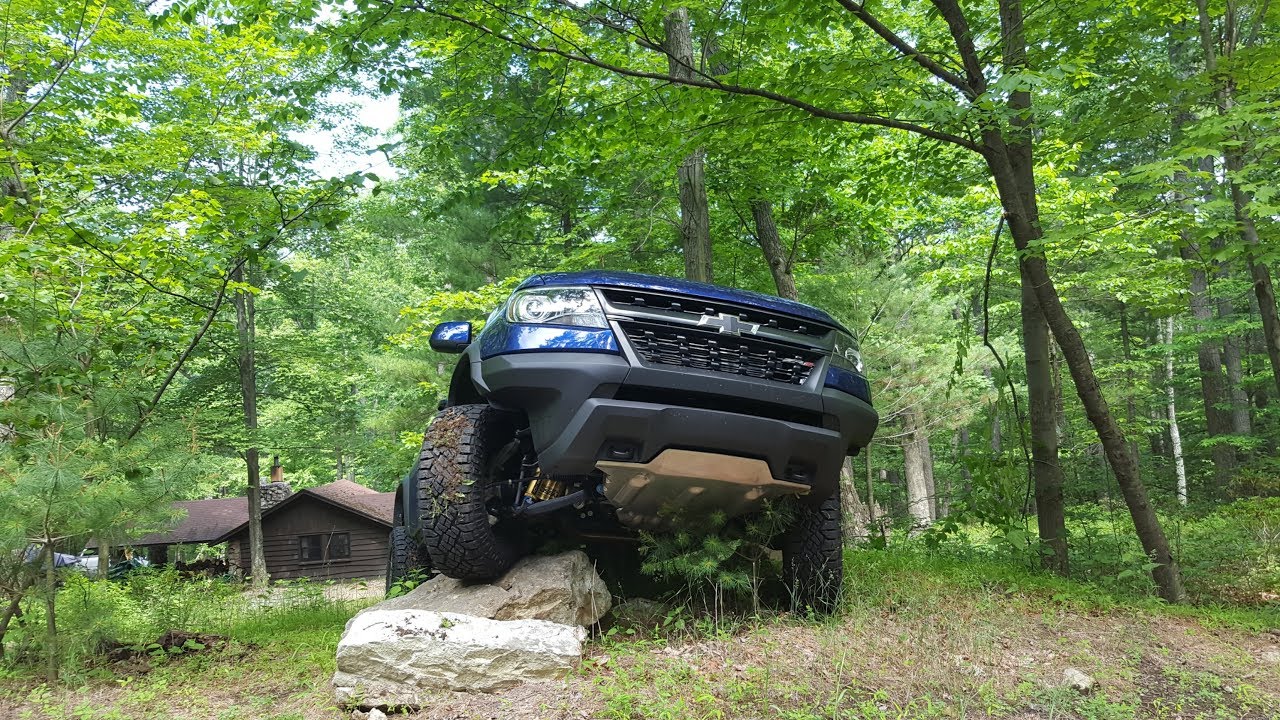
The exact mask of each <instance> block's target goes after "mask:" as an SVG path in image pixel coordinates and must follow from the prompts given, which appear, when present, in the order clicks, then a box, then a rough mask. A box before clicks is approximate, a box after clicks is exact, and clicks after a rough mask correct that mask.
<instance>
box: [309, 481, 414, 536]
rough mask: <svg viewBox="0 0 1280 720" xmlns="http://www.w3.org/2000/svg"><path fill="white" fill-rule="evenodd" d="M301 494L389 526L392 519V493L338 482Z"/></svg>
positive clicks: (394, 503)
mask: <svg viewBox="0 0 1280 720" xmlns="http://www.w3.org/2000/svg"><path fill="white" fill-rule="evenodd" d="M301 492H304V493H311V494H313V495H317V496H319V497H320V498H322V499H324V500H328V501H329V502H331V503H333V504H334V505H342V506H344V507H348V508H351V509H352V510H355V511H357V512H360V513H362V514H364V515H368V516H369V517H370V518H372V519H374V520H379V521H381V522H384V523H386V524H387V525H390V524H391V523H392V521H393V518H394V514H395V507H396V494H395V493H393V492H385V493H383V492H378V491H377V490H374V489H373V488H368V487H365V486H364V485H361V484H359V483H354V482H351V481H350V480H339V481H337V482H331V483H329V484H328V485H319V486H316V487H313V488H307V489H306V490H302V491H301Z"/></svg>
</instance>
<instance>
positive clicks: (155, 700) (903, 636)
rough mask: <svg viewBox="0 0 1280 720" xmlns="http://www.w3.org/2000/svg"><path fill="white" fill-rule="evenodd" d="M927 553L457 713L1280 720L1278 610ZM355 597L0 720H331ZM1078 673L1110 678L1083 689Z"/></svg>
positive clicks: (15, 692) (79, 682)
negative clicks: (794, 603)
mask: <svg viewBox="0 0 1280 720" xmlns="http://www.w3.org/2000/svg"><path fill="white" fill-rule="evenodd" d="M988 570H990V569H989V568H983V567H981V566H974V565H972V564H958V563H955V562H954V561H936V562H935V561H928V560H925V561H922V560H921V558H920V557H919V556H913V557H906V556H895V555H894V554H893V553H884V552H880V553H859V554H856V555H854V556H851V558H850V568H849V590H850V599H849V601H848V603H847V605H846V607H845V608H844V610H843V611H842V612H841V613H840V614H839V615H838V616H836V617H833V618H828V619H823V620H815V619H806V618H798V617H790V616H781V617H770V618H766V619H761V618H751V619H738V620H733V621H723V622H719V623H717V622H714V621H713V620H712V619H709V618H703V619H694V618H691V617H689V616H685V615H675V614H672V615H669V616H668V617H666V618H665V619H659V620H658V623H657V624H658V627H648V628H640V629H634V628H633V629H630V630H628V629H623V628H621V627H619V628H617V629H614V630H612V631H610V632H607V633H605V634H603V636H600V637H598V638H597V639H596V640H594V641H593V642H592V644H591V646H590V651H589V654H588V657H587V658H586V660H585V661H584V662H583V664H582V667H581V668H580V670H579V671H578V672H577V673H576V674H574V675H573V676H572V677H570V678H569V679H567V680H565V681H563V682H558V683H533V684H528V685H525V686H523V687H520V688H516V689H513V690H509V691H506V692H502V693H497V694H492V695H467V694H462V693H450V694H442V695H441V696H440V698H439V700H438V701H437V702H435V703H433V704H431V706H430V707H427V708H424V709H422V710H421V711H420V712H419V713H418V714H417V715H416V716H413V717H417V718H420V719H422V720H425V719H427V718H431V719H441V720H443V719H446V718H447V719H450V720H453V719H462V718H522V719H523V718H528V719H532V718H615V719H619V720H620V719H624V718H626V719H630V718H637V719H638V718H786V719H789V720H800V719H806V720H807V719H810V718H813V719H815V720H816V719H818V718H860V719H868V720H870V719H876V720H879V719H881V718H1016V719H1019V720H1021V719H1030V718H1055V719H1056V718H1087V719H1090V720H1092V719H1095V718H1096V719H1098V720H1112V719H1116V720H1119V719H1121V718H1160V719H1164V718H1168V719H1170V720H1173V719H1175V718H1185V719H1188V720H1189V719H1190V718H1224V719H1225V718H1232V719H1235V718H1259V719H1267V718H1278V717H1280V630H1277V627H1280V623H1277V622H1276V618H1277V615H1276V612H1275V610H1274V608H1273V609H1271V610H1267V609H1260V610H1243V611H1242V610H1217V611H1213V610H1204V609H1199V610H1196V609H1191V610H1188V609H1173V608H1166V607H1163V606H1161V605H1158V604H1156V603H1151V602H1141V601H1132V602H1130V601H1126V602H1124V603H1119V602H1116V601H1114V600H1111V599H1109V598H1106V597H1105V596H1104V595H1102V594H1100V593H1098V592H1097V591H1096V590H1095V589H1093V588H1091V587H1089V586H1086V585H1080V584H1076V583H1070V582H1066V581H1061V580H1056V579H1052V578H1045V577H1043V576H1040V575H1037V574H1031V573H1026V572H1021V571H1017V570H1010V569H1008V568H1000V569H996V570H992V571H990V572H988ZM360 606H361V603H359V602H356V603H352V602H345V603H336V604H329V605H325V606H324V609H323V610H320V611H317V610H315V609H312V610H305V609H303V608H294V609H290V610H289V611H288V612H287V614H282V615H278V616H276V617H275V618H274V619H273V620H272V621H271V623H270V625H269V626H264V627H259V628H250V629H246V631H245V632H244V633H238V634H237V635H236V636H235V637H233V638H232V639H231V640H230V641H229V642H227V643H223V644H218V645H211V646H210V647H209V648H207V649H205V650H202V651H199V652H189V653H184V654H182V655H178V656H174V657H172V658H165V659H163V660H162V661H151V660H148V659H146V658H143V659H139V660H136V661H132V662H115V663H106V662H102V663H100V664H97V665H94V664H90V665H89V666H87V668H86V669H85V670H84V672H83V673H82V674H81V675H80V676H79V677H77V678H76V679H75V680H74V681H73V682H70V683H66V684H63V685H59V686H57V687H54V688H52V689H51V688H49V687H47V686H45V685H41V684H38V683H37V682H36V681H34V680H31V679H29V678H23V677H22V676H19V675H14V676H10V677H7V678H0V718H5V719H6V720H7V719H8V718H67V719H71V718H76V719H77V720H88V719H90V718H94V719H102V720H109V719H119V718H139V719H141V718H147V719H148V720H151V719H156V718H193V719H194V718H200V719H201V720H204V719H208V720H237V719H239V718H245V719H248V718H254V719H263V720H302V719H306V720H312V719H317V720H318V719H324V720H337V719H339V718H345V717H349V713H346V712H344V711H341V710H339V709H338V708H336V707H334V705H333V700H332V694H331V688H330V686H329V678H330V676H331V675H332V673H333V669H334V667H333V664H334V649H335V647H336V645H337V641H338V638H339V636H340V634H341V631H342V627H343V624H344V622H345V619H346V617H348V616H349V615H350V614H351V613H353V612H354V610H355V609H356V608H358V607H360ZM1067 668H1075V669H1077V670H1080V671H1082V672H1084V673H1086V674H1088V675H1090V676H1092V677H1093V678H1095V679H1096V680H1097V683H1098V687H1097V689H1096V690H1094V691H1093V692H1090V693H1081V692H1079V691H1077V690H1075V689H1073V688H1071V687H1069V686H1067V685H1066V684H1065V682H1064V680H1063V672H1064V671H1065V670H1066V669H1067Z"/></svg>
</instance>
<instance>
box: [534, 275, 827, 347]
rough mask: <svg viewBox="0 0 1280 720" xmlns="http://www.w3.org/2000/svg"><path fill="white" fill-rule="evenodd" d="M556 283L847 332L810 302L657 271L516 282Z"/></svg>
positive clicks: (563, 276)
mask: <svg viewBox="0 0 1280 720" xmlns="http://www.w3.org/2000/svg"><path fill="white" fill-rule="evenodd" d="M560 285H602V286H605V287H624V288H636V289H639V290H653V291H657V292H669V293H675V294H679V295H693V296H696V297H704V298H707V299H709V300H719V301H721V302H732V303H738V304H739V305H750V306H752V307H758V308H764V309H766V310H772V311H774V312H780V313H785V314H787V315H792V316H795V317H799V318H804V319H806V320H811V321H813V322H817V323H821V324H823V325H828V326H830V327H834V328H840V329H841V330H844V331H845V332H848V330H847V329H845V328H844V326H843V325H841V324H840V323H839V322H836V320H835V318H833V317H831V316H830V315H828V314H827V313H826V312H824V311H822V310H819V309H818V308H816V307H813V306H812V305H805V304H804V303H800V302H795V301H794V300H787V299H785V298H780V297H776V296H774V295H765V294H764V293H758V292H752V291H750V290H738V289H736V288H729V287H724V286H721V285H712V284H711V283H704V282H695V281H693V280H685V279H683V278H669V277H662V276H660V275H644V274H642V273H631V272H617V271H612V270H585V271H581V272H563V273H543V274H541V275H534V276H533V277H531V278H529V279H528V280H525V281H524V282H522V283H520V287H521V288H527V287H538V286H550V287H555V286H560Z"/></svg>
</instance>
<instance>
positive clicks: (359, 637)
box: [333, 610, 587, 707]
mask: <svg viewBox="0 0 1280 720" xmlns="http://www.w3.org/2000/svg"><path fill="white" fill-rule="evenodd" d="M586 639H587V631H586V630H585V629H583V628H582V627H580V626H577V625H563V624H560V623H553V622H547V621H545V620H490V619H488V618H477V617H472V616H470V615H462V614H458V613H442V612H433V611H429V610H381V611H377V612H365V613H361V614H360V615H358V616H357V617H355V618H354V619H352V621H351V622H350V623H348V625H347V630H346V633H344V634H343V636H342V640H341V641H340V642H339V643H338V670H337V672H336V673H335V674H334V677H333V685H334V688H335V690H336V691H337V695H338V701H339V702H340V703H342V704H343V705H346V706H353V705H354V706H362V707H377V706H384V707H419V706H421V705H423V704H426V703H427V702H428V700H429V697H430V696H431V694H432V693H433V691H434V692H438V691H440V690H471V691H482V692H492V691H495V690H501V689H503V688H508V687H512V686H514V685H518V684H520V683H522V682H524V681H526V680H547V679H553V678H560V677H563V676H564V675H565V674H566V673H568V672H569V671H570V670H572V669H573V668H574V667H575V666H576V665H577V663H578V660H579V659H580V658H581V657H582V644H583V642H585V641H586Z"/></svg>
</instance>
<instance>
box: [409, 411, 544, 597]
mask: <svg viewBox="0 0 1280 720" xmlns="http://www.w3.org/2000/svg"><path fill="white" fill-rule="evenodd" d="M514 438H515V427H514V425H513V423H512V419H511V416H510V415H509V414H508V413H504V412H502V411H500V410H497V409H495V408H492V407H490V406H489V405H455V406H453V407H447V408H445V409H444V410H441V411H440V414H439V415H436V418H435V420H432V421H431V426H430V427H429V428H427V434H426V437H425V438H424V439H423V442H422V455H421V456H420V457H419V460H418V493H419V499H420V502H419V508H420V509H419V513H420V515H421V517H420V519H419V523H418V524H419V527H420V528H421V543H422V546H423V549H425V550H426V553H427V557H428V558H429V559H430V561H431V567H432V568H433V569H435V570H437V571H439V572H442V573H444V574H445V575H448V576H449V577H451V578H455V579H457V580H492V579H493V578H496V577H497V576H499V575H501V574H502V573H503V572H505V571H506V570H507V568H509V567H511V564H512V563H513V562H515V560H516V559H517V558H518V557H520V555H521V552H520V547H521V546H520V545H519V544H518V543H516V542H515V541H514V540H513V538H511V537H509V536H507V535H506V534H505V533H504V532H503V529H502V528H500V527H495V524H496V522H497V518H496V515H495V514H494V512H493V511H494V509H495V508H496V506H497V505H498V504H500V503H502V502H504V499H503V498H502V490H503V489H504V487H505V485H504V484H503V483H504V482H505V481H506V480H509V479H511V478H513V477H515V474H516V473H517V472H518V470H519V462H520V457H519V453H517V452H513V450H514V448H515V445H514V442H515V441H514ZM512 461H514V467H513V466H512Z"/></svg>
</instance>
